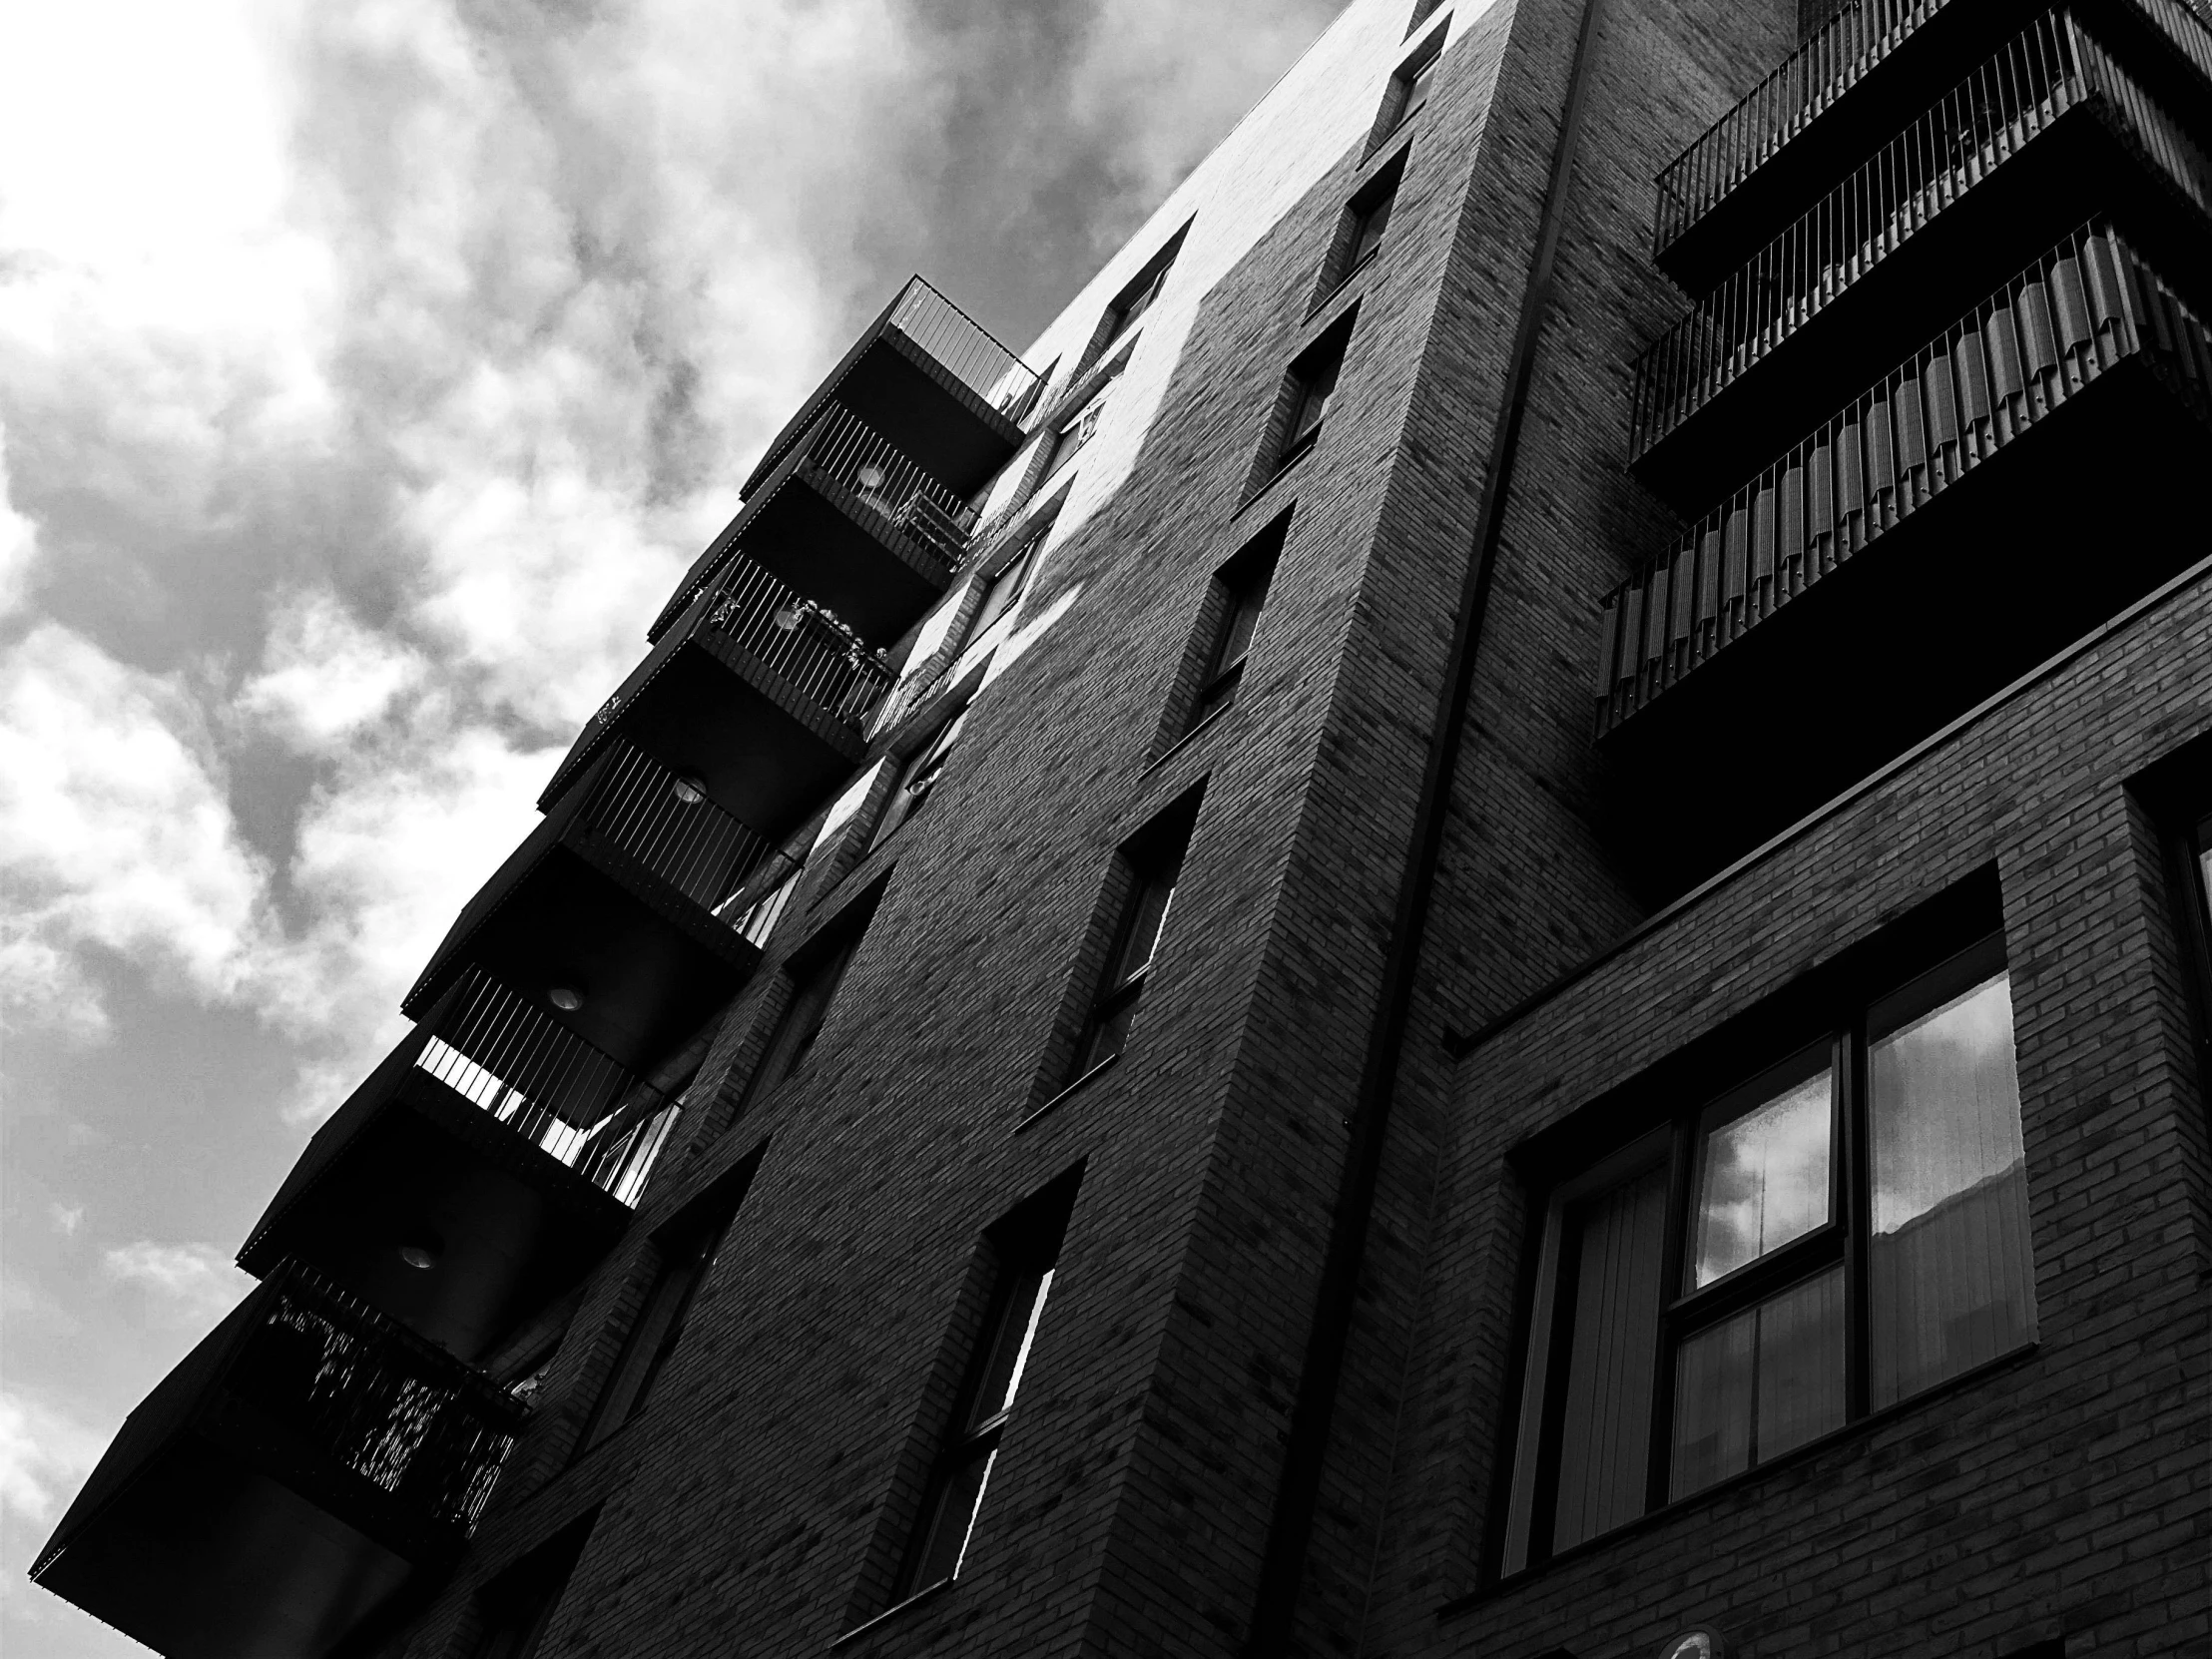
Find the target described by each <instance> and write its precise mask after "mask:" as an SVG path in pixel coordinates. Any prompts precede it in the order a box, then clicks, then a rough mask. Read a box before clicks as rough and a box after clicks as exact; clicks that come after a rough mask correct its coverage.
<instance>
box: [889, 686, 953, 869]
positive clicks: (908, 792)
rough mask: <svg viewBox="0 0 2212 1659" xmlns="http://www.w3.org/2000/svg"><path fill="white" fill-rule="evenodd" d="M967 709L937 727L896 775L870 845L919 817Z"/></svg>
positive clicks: (941, 773) (947, 757)
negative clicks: (933, 735) (896, 779)
mask: <svg viewBox="0 0 2212 1659" xmlns="http://www.w3.org/2000/svg"><path fill="white" fill-rule="evenodd" d="M967 717H968V711H967V709H966V708H965V707H963V708H962V709H961V710H960V712H959V713H958V714H956V715H954V716H953V717H952V718H951V719H950V720H948V721H946V722H945V723H944V725H943V726H941V727H939V728H938V730H937V735H936V736H935V737H933V738H931V739H930V740H929V741H928V742H927V743H925V744H923V745H922V746H921V748H920V749H919V750H917V751H915V753H914V757H913V759H912V760H910V761H908V762H907V763H906V765H905V766H904V768H903V769H901V770H900V772H899V775H898V782H897V783H895V784H893V785H892V786H891V798H890V800H889V801H887V802H886V803H884V806H883V817H882V819H881V821H880V822H878V823H877V825H876V827H875V836H874V838H873V839H872V840H871V841H869V843H868V844H869V845H870V846H880V845H881V844H882V843H883V842H884V841H885V840H887V839H889V838H890V834H891V831H892V830H896V829H897V828H898V827H899V826H900V825H902V824H904V823H906V822H907V821H908V820H909V819H912V818H915V817H917V816H919V814H920V812H921V810H922V808H923V807H924V806H926V805H927V804H928V801H929V792H930V791H931V790H933V789H935V788H936V787H937V780H938V778H940V777H941V776H942V775H943V773H944V766H945V762H947V761H949V760H950V759H951V758H952V746H953V745H954V744H956V743H958V742H959V741H960V729H961V727H963V726H965V725H966V724H967Z"/></svg>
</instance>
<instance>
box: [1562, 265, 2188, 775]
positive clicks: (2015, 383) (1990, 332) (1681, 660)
mask: <svg viewBox="0 0 2212 1659" xmlns="http://www.w3.org/2000/svg"><path fill="white" fill-rule="evenodd" d="M2138 354H2140V355H2142V356H2145V357H2147V358H2148V359H2149V360H2150V361H2151V362H2152V364H2153V365H2154V366H2155V367H2156V368H2158V369H2159V370H2160V371H2161V373H2162V375H2163V377H2164V378H2165V379H2166V381H2167V383H2168V384H2169V385H2171V386H2172V387H2174V388H2175V389H2176V390H2177V392H2179V393H2180V394H2181V395H2183V396H2185V397H2187V398H2188V399H2190V400H2191V401H2192V402H2193V403H2195V404H2196V405H2197V406H2198V407H2199V408H2200V410H2201V411H2202V412H2203V413H2205V415H2206V416H2207V418H2212V337H2208V334H2207V330H2206V327H2205V325H2204V323H2203V322H2202V321H2201V320H2200V319H2199V317H2198V316H2197V315H2196V314H2194V313H2193V312H2192V311H2191V310H2190V309H2189V307H2188V306H2186V305H2185V304H2183V303H2182V301H2181V300H2180V299H2178V298H2177V297H2176V296H2175V295H2174V293H2173V292H2172V290H2171V289H2169V288H2168V287H2167V285H2166V284H2165V282H2164V281H2163V280H2162V279H2161V278H2160V277H2158V276H2157V275H2156V274H2155V273H2154V272H2153V271H2152V270H2151V268H2150V267H2149V266H2148V265H2146V264H2145V263H2144V262H2143V261H2142V260H2141V259H2140V258H2139V257H2138V256H2137V255H2136V254H2135V253H2134V252H2133V251H2132V250H2131V249H2130V248H2129V247H2128V246H2127V245H2126V243H2125V242H2123V241H2122V240H2121V239H2120V238H2119V237H2118V236H2117V235H2116V234H2114V232H2113V231H2112V230H2111V228H2110V227H2109V226H2105V225H2093V226H2086V227H2083V228H2082V229H2081V230H2079V231H2076V232H2075V233H2073V234H2072V235H2070V236H2069V237H2067V238H2066V239H2065V240H2064V241H2062V242H2061V243H2059V244H2058V245H2057V246H2056V247H2055V248H2053V249H2052V250H2050V251H2049V252H2048V253H2046V254H2045V255H2043V256H2042V257H2041V258H2039V259H2037V260H2036V261H2034V262H2033V263H2032V264H2031V265H2029V266H2028V267H2027V268H2026V269H2025V270H2024V271H2022V272H2021V273H2020V274H2019V275H2018V276H2016V277H2014V278H2013V279H2012V280H2011V281H2009V282H2007V283H2006V284H2005V285H2004V286H2003V287H2001V288H1999V289H1998V290H1997V291H1996V292H1995V293H1994V294H1992V295H1991V296H1990V297H1989V298H1988V299H1986V300H1984V301H1983V302H1982V303H1981V304H1980V305H1979V306H1978V307H1976V308H1975V309H1974V310H1973V311H1972V312H1971V313H1969V314H1968V315H1966V316H1965V317H1963V318H1961V319H1960V320H1959V321H1958V322H1956V323H1954V324H1953V325H1952V326H1951V327H1950V328H1949V329H1947V330H1946V331H1945V332H1944V333H1943V334H1941V335H1940V336H1938V337H1937V338H1936V339H1935V340H1934V341H1932V342H1931V343H1930V344H1929V345H1928V346H1927V347H1925V348H1924V349H1923V350H1921V351H1920V352H1919V353H1918V354H1917V355H1916V356H1914V357H1913V358H1912V359H1911V360H1909V361H1908V362H1906V363H1904V364H1903V365H1902V366H1900V367H1899V368H1898V369H1896V370H1895V371H1893V372H1892V373H1890V374H1889V375H1886V376H1885V377H1884V378H1883V379H1882V380H1881V381H1880V382H1879V383H1878V384H1877V385H1875V386H1874V387H1873V388H1872V389H1871V390H1869V391H1868V392H1866V393H1865V394H1864V395H1862V396H1861V397H1859V398H1857V399H1856V400H1855V401H1854V402H1852V403H1851V404H1850V405H1849V406H1848V407H1847V408H1845V409H1844V410H1842V411H1841V412H1840V413H1838V414H1836V415H1835V416H1833V417H1832V418H1831V419H1830V420H1828V421H1827V422H1826V423H1825V424H1824V425H1823V426H1821V427H1820V428H1819V430H1817V431H1816V432H1815V433H1814V434H1813V435H1812V436H1811V437H1809V438H1807V439H1806V440H1805V441H1804V442H1802V443H1800V444H1798V445H1797V446H1796V447H1795V448H1793V449H1792V450H1790V452H1789V453H1788V454H1786V455H1784V456H1783V457H1782V458H1781V459H1780V460H1778V461H1776V462H1775V463H1774V464H1773V465H1771V466H1769V467H1768V468H1767V469H1766V470H1765V471H1764V472H1762V473H1761V474H1760V475H1759V476H1758V477H1757V478H1756V479H1754V480H1753V481H1752V482H1750V483H1748V484H1746V485H1744V486H1743V487H1742V488H1741V489H1739V490H1737V491H1736V492H1735V494H1734V495H1733V496H1732V497H1731V498H1730V499H1729V500H1728V501H1727V502H1726V503H1725V504H1724V505H1722V506H1721V507H1719V508H1717V509H1715V510H1714V511H1713V512H1711V513H1709V514H1708V515H1706V517H1705V518H1704V519H1703V520H1701V521H1700V522H1699V523H1698V525H1697V526H1696V527H1695V528H1694V529H1692V530H1691V531H1690V532H1689V533H1688V534H1687V535H1685V536H1684V537H1683V538H1682V539H1681V540H1680V541H1679V542H1678V543H1676V544H1675V545H1674V546H1673V547H1671V548H1669V549H1668V550H1667V552H1666V553H1664V554H1663V555H1661V556H1660V557H1659V558H1658V559H1656V560H1655V561H1653V562H1652V563H1651V564H1650V565H1649V566H1648V567H1646V568H1645V569H1644V570H1643V571H1641V572H1639V573H1638V574H1637V575H1636V576H1634V577H1632V578H1631V579H1630V580H1629V581H1627V582H1625V583H1623V584H1622V585H1621V586H1620V587H1618V588H1616V589H1614V590H1613V592H1612V593H1610V594H1608V595H1607V596H1606V597H1605V600H1604V602H1603V623H1602V626H1601V629H1600V650H1599V661H1598V671H1597V729H1598V732H1599V734H1600V735H1603V734H1604V733H1605V732H1607V731H1610V730H1611V729H1612V728H1614V727H1615V726H1618V725H1619V724H1620V723H1621V722H1622V721H1624V720H1626V719H1627V718H1628V717H1629V716H1630V715H1632V714H1633V713H1635V711H1636V710H1638V709H1639V708H1642V707H1644V706H1645V705H1646V704H1648V703H1649V702H1651V700H1652V699H1653V698H1655V697H1657V696H1659V695H1660V694H1661V693H1662V692H1664V691H1665V690H1666V689H1667V688H1668V687H1669V686H1671V685H1673V684H1675V683H1676V682H1677V681H1679V680H1680V679H1681V678H1682V677H1683V676H1684V675H1686V674H1689V673H1691V672H1692V671H1694V670H1695V669H1696V668H1697V667H1698V666H1699V665H1700V664H1701V663H1703V662H1705V661H1706V660H1708V659H1709V658H1711V657H1712V656H1713V655H1714V654H1715V653H1716V652H1719V651H1721V650H1723V649H1725V648H1726V647H1727V646H1728V645H1729V644H1730V643H1731V642H1732V641H1734V640H1736V639H1738V638H1740V637H1741V636H1742V635H1743V634H1744V633H1746V632H1747V631H1748V630H1750V629H1751V628H1753V627H1756V626H1757V625H1758V624H1759V623H1760V622H1761V621H1763V620H1764V619H1765V618H1767V617H1768V616H1771V615H1773V614H1774V613H1775V612H1776V611H1777V610H1779V609H1780V608H1781V607H1783V606H1785V605H1787V604H1790V603H1793V602H1795V601H1796V600H1798V599H1800V598H1802V597H1803V596H1804V595H1805V594H1806V593H1807V592H1808V591H1809V590H1810V589H1811V588H1812V587H1813V586H1815V585H1816V584H1817V583H1819V582H1820V580H1821V579H1822V578H1823V577H1825V576H1828V575H1830V574H1832V573H1833V572H1834V571H1836V570H1837V569H1838V568H1840V567H1841V566H1842V565H1843V564H1844V563H1845V562H1846V561H1848V560H1850V559H1851V558H1852V557H1853V556H1855V555H1856V554H1858V553H1860V552H1861V551H1863V550H1864V549H1865V548H1866V547H1867V546H1868V545H1869V544H1870V543H1871V542H1873V541H1874V540H1876V539H1877V538H1878V537H1880V536H1881V535H1883V534H1884V533H1885V532H1887V531H1889V530H1891V529H1893V528H1895V527H1896V526H1897V525H1898V524H1899V523H1901V522H1902V521H1904V520H1905V519H1907V518H1908V517H1910V516H1911V515H1912V514H1913V513H1915V512H1916V511H1918V510H1919V509H1921V508H1922V507H1924V506H1926V505H1927V504H1928V503H1929V502H1930V501H1931V500H1933V499H1934V498H1935V497H1936V495H1938V494H1940V493H1941V492H1942V491H1944V490H1946V489H1949V488H1951V487H1953V486H1955V485H1956V484H1957V483H1958V482H1959V481H1960V480H1961V479H1963V478H1964V477H1966V476H1967V475H1969V474H1970V473H1971V472H1972V471H1973V470H1974V469H1975V468H1976V467H1978V466H1980V465H1981V464H1982V463H1984V462H1986V461H1987V460H1989V459H1990V458H1991V457H1992V456H1993V455H1995V454H1996V453H1997V452H1998V451H1999V450H2000V449H2001V448H2002V447H2003V446H2004V445H2006V444H2008V443H2011V442H2013V441H2015V440H2016V439H2018V438H2019V437H2020V436H2021V435H2022V434H2023V433H2024V432H2026V431H2027V430H2028V429H2029V428H2030V427H2032V426H2033V425H2034V424H2035V423H2036V422H2038V421H2040V420H2043V419H2045V418H2047V417H2048V416H2049V415H2050V414H2051V413H2052V412H2053V411H2054V410H2056V409H2057V408H2059V407H2061V406H2062V405H2063V404H2065V403H2066V402H2067V401H2068V400H2069V399H2070V398H2072V397H2074V396H2075V395H2077V394H2078V393H2079V392H2081V391H2082V389H2083V388H2084V387H2086V386H2087V385H2089V384H2090V383H2091V382H2093V381H2094V380H2095V379H2096V378H2097V377H2098V376H2099V375H2101V374H2103V373H2105V372H2107V371H2108V370H2110V369H2111V368H2113V367H2114V366H2115V365H2116V364H2117V363H2119V362H2120V361H2121V360H2122V359H2124V358H2128V357H2131V356H2135V355H2138Z"/></svg>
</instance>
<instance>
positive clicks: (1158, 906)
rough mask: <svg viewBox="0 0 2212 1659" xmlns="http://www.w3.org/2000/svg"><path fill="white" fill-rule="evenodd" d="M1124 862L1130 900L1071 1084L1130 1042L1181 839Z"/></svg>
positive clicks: (1178, 868)
mask: <svg viewBox="0 0 2212 1659" xmlns="http://www.w3.org/2000/svg"><path fill="white" fill-rule="evenodd" d="M1186 833H1187V831H1186ZM1124 857H1125V858H1126V859H1127V875H1128V879H1129V896H1128V899H1127V900H1126V902H1125V903H1124V904H1123V906H1122V909H1121V914H1120V916H1119V918H1118V922H1117V925H1116V926H1115V928H1114V933H1113V947H1112V949H1111V950H1110V951H1109V952H1108V953H1107V957H1106V972H1105V974H1104V976H1103V978H1102V979H1101V980H1100V983H1099V989H1098V993H1097V995H1096V996H1095V997H1093V998H1092V1001H1091V1009H1090V1014H1089V1016H1088V1017H1087V1018H1086V1019H1085V1020H1084V1022H1083V1032H1082V1035H1081V1037H1080V1038H1079V1039H1078V1040H1077V1042H1076V1045H1075V1065H1074V1069H1073V1070H1072V1071H1071V1072H1070V1074H1069V1077H1070V1080H1071V1081H1072V1080H1073V1079H1074V1078H1077V1077H1081V1076H1082V1075H1083V1074H1084V1073H1085V1072H1087V1071H1089V1070H1090V1069H1091V1068H1092V1067H1094V1066H1101V1065H1104V1064H1105V1063H1106V1062H1107V1061H1108V1060H1111V1059H1113V1058H1114V1057H1115V1056H1116V1055H1118V1054H1120V1053H1121V1050H1122V1045H1123V1044H1124V1043H1126V1042H1127V1041H1128V1040H1129V1025H1130V1022H1131V1021H1132V1020H1134V1019H1135V1018H1136V1017H1137V1004H1138V1003H1139V1002H1140V1001H1141V1000H1142V999H1143V997H1144V988H1145V981H1146V980H1147V979H1148V978H1149V977H1150V976H1151V973H1152V964H1153V960H1154V958H1155V957H1156V956H1157V955H1158V953H1159V948H1160V935H1161V933H1162V931H1163V930H1164V929H1165V928H1166V926H1167V919H1168V908H1169V906H1170V905H1171V904H1172V903H1173V902H1174V899H1175V883H1176V881H1177V880H1178V879H1179V878H1180V877H1181V875H1182V872H1183V841H1182V837H1181V836H1177V837H1176V838H1175V840H1174V843H1173V845H1172V846H1153V847H1148V848H1146V849H1145V850H1144V851H1143V852H1139V853H1134V854H1130V853H1125V854H1124Z"/></svg>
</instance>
